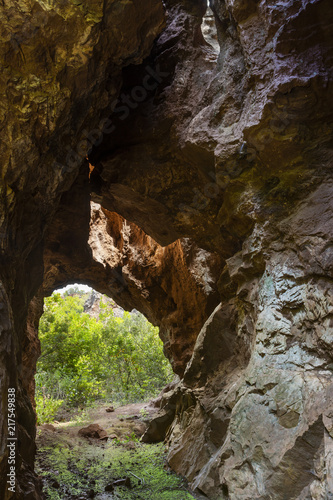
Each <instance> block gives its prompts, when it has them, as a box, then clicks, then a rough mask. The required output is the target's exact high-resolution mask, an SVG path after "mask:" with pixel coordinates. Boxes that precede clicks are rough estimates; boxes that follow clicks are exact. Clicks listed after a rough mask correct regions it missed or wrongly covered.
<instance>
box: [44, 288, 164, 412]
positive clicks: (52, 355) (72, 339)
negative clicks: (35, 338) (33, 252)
mask: <svg viewBox="0 0 333 500" xmlns="http://www.w3.org/2000/svg"><path fill="white" fill-rule="evenodd" d="M83 302H84V298H82V297H78V296H75V297H71V296H64V297H61V296H60V295H59V294H53V295H52V297H49V298H47V299H46V300H45V312H44V314H43V316H42V318H41V321H40V328H39V335H40V341H41V347H42V355H41V357H40V360H39V362H38V365H37V375H36V398H37V400H38V401H39V402H40V401H41V398H42V399H43V401H44V407H43V408H44V410H43V411H44V413H45V412H46V408H50V411H51V407H52V404H53V405H54V403H53V402H54V401H64V403H65V404H66V405H67V406H78V405H87V404H90V403H92V402H93V401H94V400H97V399H102V398H104V399H105V398H108V399H112V400H113V401H117V402H121V403H127V402H135V401H141V400H145V399H147V398H150V397H154V396H156V395H157V394H158V393H159V391H160V390H161V388H162V387H163V386H164V385H166V384H167V383H168V382H169V381H170V380H171V379H172V370H171V366H170V363H169V362H168V360H167V359H166V358H165V356H164V354H163V344H162V342H161V340H160V338H159V336H158V329H157V328H155V327H153V326H152V325H151V324H150V323H149V322H148V321H147V320H146V318H145V317H144V316H142V315H141V314H138V313H124V317H123V318H116V317H115V316H114V314H113V310H112V307H111V305H110V303H109V302H107V301H106V302H102V303H101V304H100V308H101V314H100V316H99V318H97V319H96V318H93V317H90V316H89V315H88V314H86V313H84V312H83ZM43 391H44V392H43ZM46 399H47V401H46V402H45V400H46ZM59 406H60V405H59ZM53 407H55V406H53ZM39 408H42V407H41V406H40V405H39Z"/></svg>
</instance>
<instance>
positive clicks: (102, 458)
mask: <svg viewBox="0 0 333 500" xmlns="http://www.w3.org/2000/svg"><path fill="white" fill-rule="evenodd" d="M129 444H130V447H129ZM36 465H37V467H36V469H37V472H38V474H39V475H40V476H42V477H43V482H44V492H45V493H46V498H48V499H50V500H64V498H66V499H68V500H69V499H71V498H75V497H76V498H80V496H83V498H87V493H88V492H89V491H90V490H94V492H95V497H94V498H95V499H96V500H98V499H99V498H100V499H102V498H103V499H106V498H113V499H122V500H132V499H133V500H134V499H137V500H139V499H142V500H147V499H148V498H149V500H193V499H194V497H193V496H192V495H191V494H190V493H189V491H188V488H187V484H186V482H185V480H184V479H183V478H181V477H179V476H177V475H176V474H174V473H173V472H171V471H170V470H169V469H168V467H167V464H166V456H165V449H164V446H163V444H141V443H139V442H138V440H137V439H135V437H134V436H132V438H129V439H125V440H124V441H123V442H119V441H118V442H117V443H114V442H108V443H106V444H99V443H98V444H97V443H96V444H95V443H93V444H89V443H88V442H86V441H84V440H80V439H79V438H76V439H75V440H73V439H70V438H69V437H68V436H66V437H63V436H61V435H58V434H57V435H54V434H52V435H49V434H48V435H47V437H46V438H44V440H43V446H41V447H40V448H39V452H38V455H37V464H36ZM127 476H128V477H130V479H131V483H132V489H129V488H126V487H116V488H115V491H114V492H113V493H112V494H110V493H105V486H106V485H108V484H110V483H112V482H113V481H114V480H116V479H119V478H124V477H127ZM55 481H56V482H57V483H58V484H59V486H58V485H56V486H58V487H54V486H52V485H54V484H55Z"/></svg>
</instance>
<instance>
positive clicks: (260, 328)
mask: <svg viewBox="0 0 333 500" xmlns="http://www.w3.org/2000/svg"><path fill="white" fill-rule="evenodd" d="M17 4H19V7H20V8H17ZM210 5H211V9H212V12H213V14H214V18H215V23H216V32H217V39H218V43H219V46H220V50H219V51H217V50H216V45H215V46H213V45H214V44H210V43H208V42H207V41H206V38H207V36H208V35H210V34H211V32H210V31H209V33H208V34H207V22H206V24H205V23H204V25H202V19H203V16H204V14H205V11H206V2H205V1H204V0H195V1H189V0H165V2H164V3H163V4H162V2H161V1H159V0H145V1H140V2H138V1H136V0H135V1H134V0H132V1H129V2H121V1H119V0H107V1H105V2H101V1H99V0H96V1H94V2H81V3H80V4H77V3H74V2H72V1H70V0H66V1H64V2H61V3H59V4H58V3H54V2H44V1H43V2H42V1H37V0H29V1H27V0H19V2H16V3H15V4H14V2H11V1H10V0H5V1H4V2H2V4H1V6H0V14H1V17H0V26H1V31H0V44H1V46H0V61H1V68H2V71H1V75H0V88H1V92H2V95H3V99H2V100H1V106H0V127H1V145H0V151H1V159H2V164H1V180H0V203H1V208H0V248H1V260H0V279H1V282H0V294H1V295H0V297H1V308H0V316H1V326H0V328H1V330H0V332H1V341H0V358H1V365H0V373H1V390H2V399H1V405H2V409H1V417H0V418H1V421H0V428H1V436H0V449H1V457H0V485H1V488H2V490H1V489H0V495H1V497H3V498H5V499H6V500H7V498H18V499H21V498H35V499H38V498H41V497H42V494H41V492H40V490H39V484H38V481H37V480H36V478H35V477H34V474H33V457H34V444H33V442H34V432H35V430H34V424H35V421H34V414H33V408H32V403H31V394H32V391H33V374H34V365H35V360H36V357H37V356H38V340H37V336H36V333H37V325H38V317H39V315H40V313H41V301H42V297H43V296H45V295H46V294H49V293H51V291H52V290H53V288H54V287H56V286H59V285H61V284H64V283H67V282H69V281H73V280H75V281H82V282H87V283H88V284H90V285H92V286H94V287H95V288H96V289H97V290H98V291H100V292H102V293H107V294H108V295H110V296H112V297H113V298H114V299H115V300H117V301H118V302H119V303H120V305H122V306H123V307H124V308H131V307H136V308H137V309H139V310H141V311H142V312H144V313H145V314H146V315H147V316H148V317H149V319H150V320H151V321H153V322H154V323H155V324H158V325H160V328H161V336H162V338H163V340H164V342H165V352H166V354H167V355H168V356H169V358H170V359H171V361H172V363H173V366H174V369H175V371H176V372H177V373H178V374H179V375H181V382H180V383H179V385H178V386H177V388H176V389H175V390H174V391H173V392H171V393H166V394H165V395H164V397H163V400H162V405H163V409H162V410H161V415H160V417H159V419H158V420H157V421H156V422H154V423H153V424H152V427H151V429H150V430H149V431H148V434H149V432H150V433H151V436H153V435H155V436H156V435H159V436H160V437H161V435H162V436H163V437H164V436H165V437H166V439H167V442H168V446H169V461H170V463H171V465H172V467H173V468H174V469H175V470H176V471H177V472H180V473H182V474H184V475H186V476H187V477H188V479H189V480H190V482H191V485H192V487H193V488H196V489H197V491H200V492H201V493H202V494H204V495H206V496H207V497H208V498H211V499H230V500H252V499H254V498H257V499H262V500H264V499H267V500H268V499H269V498H274V499H280V498H281V500H282V499H283V498H292V499H312V500H319V499H320V500H322V499H325V500H327V499H329V498H331V497H332V495H333V485H332V447H333V444H332V442H333V441H332V439H333V436H332V418H333V414H332V411H333V404H332V399H333V398H332V362H333V361H332V325H331V323H332V319H331V316H332V300H333V299H332V293H333V291H332V283H331V281H332V277H331V274H332V256H331V253H332V252H331V246H332V243H331V238H332V227H331V220H332V204H331V197H332V182H331V163H332V158H333V155H332V129H333V125H332V123H333V120H332V116H333V113H332V103H333V99H332V97H333V96H332V94H333V88H332V58H333V47H332V45H333V44H332V26H333V9H332V5H331V2H330V0H286V1H284V2H276V1H271V0H260V1H255V0H253V1H252V0H251V1H248V2H245V1H243V0H211V2H210ZM210 23H211V20H210ZM203 32H204V34H205V36H206V38H205V37H204V36H203ZM89 163H90V167H89ZM91 201H93V203H94V205H93V206H92V209H91ZM28 313H29V316H28ZM200 330H201V331H200ZM13 386H15V387H16V388H17V400H18V409H19V410H18V417H17V418H18V420H17V427H18V437H19V442H18V461H17V474H18V486H17V494H16V496H15V495H10V494H8V491H7V492H6V493H5V490H6V484H5V477H6V469H7V451H6V438H7V424H6V415H7V407H6V397H7V388H8V387H13ZM29 395H30V397H29ZM154 426H155V428H154ZM158 430H162V431H161V432H157V431H158ZM148 438H149V436H148V437H147V439H148Z"/></svg>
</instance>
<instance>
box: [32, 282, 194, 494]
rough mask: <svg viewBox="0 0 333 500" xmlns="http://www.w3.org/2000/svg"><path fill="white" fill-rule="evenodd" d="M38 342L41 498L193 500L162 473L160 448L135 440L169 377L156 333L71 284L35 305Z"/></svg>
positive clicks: (134, 313) (106, 300) (136, 317)
mask: <svg viewBox="0 0 333 500" xmlns="http://www.w3.org/2000/svg"><path fill="white" fill-rule="evenodd" d="M39 337H40V341H41V356H40V358H39V361H38V364H37V373H36V377H35V380H36V392H35V396H36V409H37V417H38V424H39V426H38V431H37V459H36V471H37V473H38V474H39V476H41V477H42V478H43V490H44V493H45V495H46V498H51V499H56V500H58V499H64V498H66V499H74V498H75V499H79V498H103V499H104V498H115V497H114V493H117V498H161V492H162V490H163V489H165V488H167V489H171V490H174V491H179V492H182V494H184V495H185V497H184V498H189V499H191V498H193V497H192V495H191V494H190V493H188V496H187V492H185V491H184V490H186V489H187V485H186V484H185V482H184V480H183V479H182V478H179V477H178V476H176V475H174V474H171V475H170V472H169V471H167V470H166V469H165V455H164V452H163V450H164V448H163V444H162V443H155V444H143V443H141V442H140V441H139V440H140V438H141V436H142V435H143V434H144V432H145V430H146V428H147V424H148V422H149V421H150V419H151V418H152V417H153V415H155V413H156V412H157V411H158V407H157V404H156V403H152V401H151V400H152V398H156V396H157V395H158V394H159V393H160V391H161V389H163V388H164V387H165V386H166V384H168V383H170V382H171V381H172V379H173V373H172V369H171V365H170V363H169V361H168V360H167V359H166V357H165V356H164V353H163V344H162V341H161V340H160V338H159V335H158V328H156V327H154V326H153V325H152V324H151V323H149V322H148V320H147V319H146V318H145V317H144V316H143V315H142V314H141V313H139V312H138V311H136V310H135V309H134V310H132V311H131V312H126V311H125V310H124V309H122V308H121V307H120V306H119V305H117V304H116V303H115V302H114V300H112V299H110V298H109V297H107V296H105V295H102V294H101V293H98V292H96V291H95V290H94V289H92V288H90V287H88V286H84V285H79V284H71V285H68V286H66V287H64V288H62V289H58V290H56V291H55V292H53V294H52V295H51V296H50V297H48V298H46V299H45V306H44V313H43V315H42V317H41V320H40V325H39ZM156 475H158V477H160V478H161V481H160V482H158V484H157V483H156ZM132 488H133V495H132V494H131V491H132ZM134 490H135V493H134ZM140 491H141V493H139V492H140ZM118 495H119V496H118ZM122 495H124V496H122ZM182 498H183V497H182Z"/></svg>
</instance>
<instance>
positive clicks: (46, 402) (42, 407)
mask: <svg viewBox="0 0 333 500" xmlns="http://www.w3.org/2000/svg"><path fill="white" fill-rule="evenodd" d="M62 404H63V400H62V399H54V398H52V397H50V396H42V395H41V394H37V396H36V412H37V416H38V419H37V424H38V425H41V424H47V423H49V422H53V420H54V417H55V415H56V414H57V412H58V410H59V408H60V407H61V406H62Z"/></svg>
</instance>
